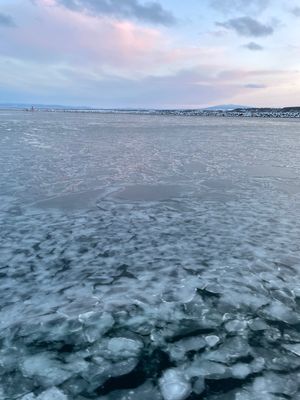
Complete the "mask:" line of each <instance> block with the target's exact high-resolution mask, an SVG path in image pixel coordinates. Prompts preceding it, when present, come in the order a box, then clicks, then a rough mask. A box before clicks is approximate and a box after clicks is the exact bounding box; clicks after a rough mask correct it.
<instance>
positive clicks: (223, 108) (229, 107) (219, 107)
mask: <svg viewBox="0 0 300 400" xmlns="http://www.w3.org/2000/svg"><path fill="white" fill-rule="evenodd" d="M237 108H243V109H246V108H249V107H248V106H241V105H237V104H221V105H217V106H211V107H205V108H203V110H211V111H217V110H221V111H231V110H235V109H237Z"/></svg>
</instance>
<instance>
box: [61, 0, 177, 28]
mask: <svg viewBox="0 0 300 400" xmlns="http://www.w3.org/2000/svg"><path fill="white" fill-rule="evenodd" d="M57 3H58V4H60V5H63V6H64V7H66V8H69V9H71V10H74V11H80V12H81V11H83V12H87V13H90V14H92V15H110V16H113V17H116V18H135V19H137V20H142V21H145V22H150V23H152V24H161V25H172V24H174V23H175V22H176V19H175V17H174V16H173V14H172V13H171V12H170V11H168V10H165V9H164V8H163V7H162V6H161V5H160V4H159V3H158V2H156V1H151V2H147V3H144V4H142V3H140V2H139V1H138V0H121V1H120V0H100V1H99V0H57Z"/></svg>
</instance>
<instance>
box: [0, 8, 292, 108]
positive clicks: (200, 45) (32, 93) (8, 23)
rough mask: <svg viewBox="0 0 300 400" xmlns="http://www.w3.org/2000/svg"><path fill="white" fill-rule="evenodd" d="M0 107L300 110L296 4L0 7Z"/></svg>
mask: <svg viewBox="0 0 300 400" xmlns="http://www.w3.org/2000/svg"><path fill="white" fill-rule="evenodd" d="M0 35H1V36H0V37H1V40H0V103H28V104H33V103H40V104H62V105H71V106H91V107H99V108H198V107H206V106H211V105H219V104H238V105H248V106H260V107H262V106H270V107H282V106H295V105H298V106H300V44H299V37H300V0H288V1H286V0H160V1H158V0H157V1H156V0H152V1H144V0H0Z"/></svg>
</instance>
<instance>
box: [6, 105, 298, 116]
mask: <svg viewBox="0 0 300 400" xmlns="http://www.w3.org/2000/svg"><path fill="white" fill-rule="evenodd" d="M0 111H22V112H24V111H26V112H30V113H34V112H58V113H65V112H68V113H85V114H86V113H99V114H135V115H170V116H172V115H173V116H199V117H244V118H245V117H247V118H300V107H284V108H238V109H234V110H206V109H184V110H182V109H166V110H161V109H93V108H91V109H88V108H87V109H80V108H74V109H72V108H65V109H64V108H51V107H49V108H47V107H43V108H38V107H37V108H33V109H31V108H18V107H15V108H14V107H7V108H6V107H3V108H0Z"/></svg>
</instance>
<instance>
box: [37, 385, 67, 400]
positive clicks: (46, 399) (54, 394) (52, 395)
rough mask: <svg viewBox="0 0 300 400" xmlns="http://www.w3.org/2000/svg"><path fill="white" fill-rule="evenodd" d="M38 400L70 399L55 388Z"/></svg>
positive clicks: (44, 393) (40, 396)
mask: <svg viewBox="0 0 300 400" xmlns="http://www.w3.org/2000/svg"><path fill="white" fill-rule="evenodd" d="M37 400H68V397H67V396H66V395H65V394H64V393H63V392H62V391H61V390H59V389H57V388H56V387H53V388H50V389H48V390H45V391H44V392H43V393H41V394H40V395H39V396H38V397H37Z"/></svg>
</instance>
